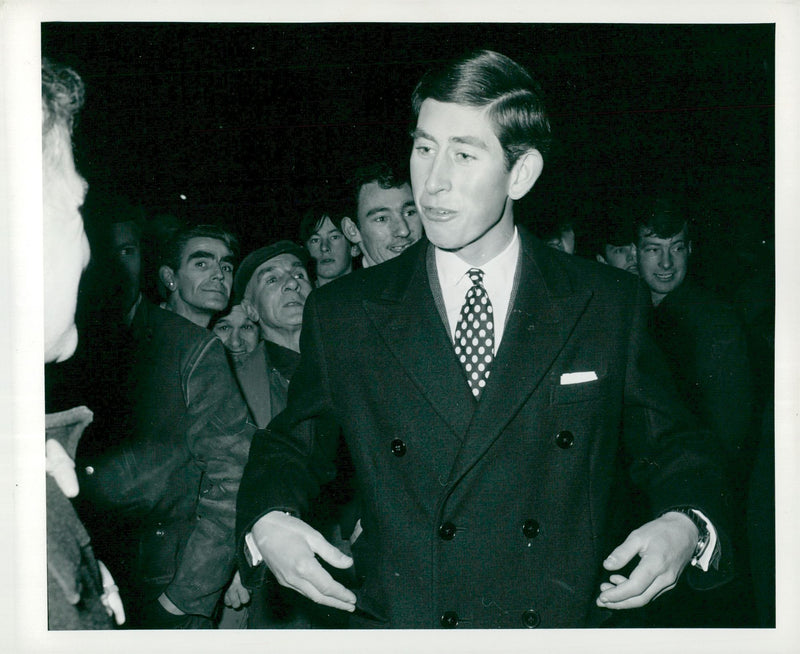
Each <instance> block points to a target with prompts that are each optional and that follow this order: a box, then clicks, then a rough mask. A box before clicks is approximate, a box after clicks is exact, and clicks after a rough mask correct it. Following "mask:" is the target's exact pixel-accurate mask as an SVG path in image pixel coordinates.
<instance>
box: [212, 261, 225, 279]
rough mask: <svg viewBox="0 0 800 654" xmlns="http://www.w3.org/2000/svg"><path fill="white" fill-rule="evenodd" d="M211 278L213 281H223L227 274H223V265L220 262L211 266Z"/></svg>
mask: <svg viewBox="0 0 800 654" xmlns="http://www.w3.org/2000/svg"><path fill="white" fill-rule="evenodd" d="M211 277H212V278H213V279H223V278H224V277H225V274H224V273H223V272H222V264H221V263H220V262H219V261H215V262H214V263H212V264H211Z"/></svg>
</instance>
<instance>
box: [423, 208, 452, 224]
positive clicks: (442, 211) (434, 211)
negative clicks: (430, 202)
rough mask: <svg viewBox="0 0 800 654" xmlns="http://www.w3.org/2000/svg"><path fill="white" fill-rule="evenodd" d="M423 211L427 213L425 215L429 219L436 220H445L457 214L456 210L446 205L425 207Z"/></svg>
mask: <svg viewBox="0 0 800 654" xmlns="http://www.w3.org/2000/svg"><path fill="white" fill-rule="evenodd" d="M422 210H423V212H424V213H425V217H426V218H427V219H428V220H433V221H434V222H443V221H446V220H450V219H451V218H453V216H455V215H456V212H455V211H454V210H452V209H448V208H446V207H427V206H426V207H423V208H422Z"/></svg>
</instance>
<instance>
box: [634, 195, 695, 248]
mask: <svg viewBox="0 0 800 654" xmlns="http://www.w3.org/2000/svg"><path fill="white" fill-rule="evenodd" d="M641 206H642V212H641V214H640V216H641V217H640V218H638V219H637V221H636V223H637V225H636V227H637V233H638V235H639V236H655V237H656V238H665V239H666V238H672V237H673V236H675V234H677V233H678V232H680V231H681V230H682V229H683V228H684V226H685V227H686V237H687V238H688V237H689V224H690V222H691V221H690V220H689V214H688V211H687V207H686V203H685V202H684V200H683V198H682V197H680V196H679V195H677V194H666V193H662V194H659V195H656V196H650V197H644V198H642V200H641Z"/></svg>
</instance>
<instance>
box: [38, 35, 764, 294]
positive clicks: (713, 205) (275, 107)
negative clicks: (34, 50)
mask: <svg viewBox="0 0 800 654" xmlns="http://www.w3.org/2000/svg"><path fill="white" fill-rule="evenodd" d="M774 37H775V30H774V26H773V25H619V24H603V25H600V24H592V25H585V24H434V25H422V24H389V23H386V24H375V23H359V24H356V23H337V24H196V23H171V24H152V23H127V24H125V23H46V24H43V26H42V52H43V54H44V55H45V56H48V57H51V58H53V59H55V60H57V61H59V62H61V63H66V64H69V65H71V66H73V67H74V68H75V69H76V70H77V71H78V72H79V73H80V75H81V76H82V77H83V79H84V81H85V83H86V87H87V100H86V105H85V108H84V110H83V112H82V114H81V117H80V122H79V125H78V127H77V129H76V133H75V146H76V158H77V160H78V165H79V168H80V170H81V171H82V173H83V174H84V176H85V177H86V178H87V179H88V180H89V182H90V184H98V185H102V186H106V187H108V186H112V187H115V188H116V189H117V190H118V191H120V192H123V193H124V194H126V195H128V196H130V197H131V198H132V199H133V200H135V201H138V202H141V203H143V204H144V205H145V207H146V209H147V211H148V212H149V213H151V214H152V213H157V212H171V213H173V214H175V215H178V216H180V217H181V218H184V219H186V220H188V221H190V222H201V221H202V222H216V223H221V224H224V225H226V226H228V227H229V228H232V229H233V230H234V231H235V232H236V233H237V235H238V236H239V237H240V239H241V240H242V245H243V250H244V252H247V251H249V250H251V249H254V248H256V247H259V246H261V245H263V244H264V243H265V242H266V241H267V240H270V239H274V238H278V237H290V238H294V237H296V225H297V223H298V220H299V216H300V214H301V213H302V210H303V207H304V204H305V203H307V202H308V201H309V199H311V198H313V197H315V196H316V195H318V194H319V193H320V191H319V189H320V188H321V186H322V185H325V184H327V185H329V186H331V187H333V188H341V187H342V185H343V180H344V179H346V177H347V175H348V174H349V173H350V172H351V170H352V169H353V167H354V166H357V165H360V164H364V163H368V162H370V161H373V160H375V159H394V160H399V161H402V162H403V163H404V164H405V165H406V166H407V156H408V150H409V146H410V140H409V137H408V130H409V127H410V126H411V124H410V109H409V104H410V103H409V98H410V95H411V91H412V89H413V87H414V85H415V84H416V82H417V81H418V80H419V78H420V76H421V75H422V73H423V72H424V71H425V70H427V69H428V68H429V67H430V66H431V65H432V64H434V63H436V62H438V61H440V60H444V59H449V58H451V57H453V56H457V55H460V54H462V53H464V52H466V51H469V50H472V49H475V48H490V49H494V50H498V51H500V52H502V53H504V54H507V55H509V56H510V57H512V58H513V59H516V60H517V61H519V62H520V63H522V64H523V65H525V66H526V67H527V68H528V69H529V70H531V72H533V74H534V76H536V77H537V78H538V79H539V81H540V82H541V84H542V86H543V88H544V90H545V93H546V97H547V104H548V106H549V110H550V115H551V123H552V126H553V130H554V136H555V141H556V146H555V148H554V151H553V152H552V154H551V156H550V157H549V159H548V160H547V162H546V165H545V172H544V173H543V175H542V177H541V179H540V180H539V182H537V184H536V186H535V187H534V189H533V191H532V194H531V195H530V197H529V198H528V199H527V201H526V202H525V203H524V204H523V205H522V206H521V207H519V209H518V212H517V213H518V216H519V217H521V218H522V219H523V220H524V221H527V222H535V221H536V220H538V219H539V218H540V217H542V216H545V215H548V214H554V213H555V214H558V215H565V216H574V217H575V218H576V219H577V220H578V221H579V222H580V224H582V225H583V229H584V230H586V231H588V230H589V229H590V227H591V221H592V214H593V211H594V209H595V208H596V207H597V206H599V203H601V202H602V200H603V198H606V197H608V196H612V197H613V196H614V195H615V194H618V193H623V192H628V191H634V192H638V191H639V190H647V189H649V188H651V187H652V186H654V185H656V184H658V183H663V182H664V181H665V180H667V181H668V182H669V183H670V185H673V186H676V187H678V188H680V189H682V190H683V191H684V192H686V193H687V194H689V196H690V197H691V198H692V205H693V207H695V211H696V213H695V214H694V215H693V216H692V218H693V219H694V220H695V222H696V225H697V228H696V231H695V233H694V237H695V238H694V240H695V246H696V254H697V256H696V257H695V260H696V262H697V263H696V265H695V267H696V269H699V271H701V272H703V271H704V272H705V274H706V277H708V279H709V280H710V281H711V282H712V284H714V283H721V284H722V285H725V284H724V282H720V281H719V280H720V278H721V277H725V275H728V276H727V277H726V279H725V281H726V282H727V283H735V279H736V275H737V273H736V272H735V271H734V270H733V269H734V268H735V267H736V266H741V264H740V259H741V257H740V256H739V254H740V253H741V252H742V251H744V250H747V249H758V248H759V247H769V244H771V243H772V242H773V238H774V211H773V207H774V198H773V194H774V90H775V89H774V87H775V82H774ZM181 194H183V195H185V196H186V200H182V199H180V195H181ZM580 235H581V234H580V231H579V234H578V247H579V250H580V248H581V239H580ZM765 243H766V246H765V245H764V244H765ZM738 274H739V275H741V274H742V273H741V271H739V273H738Z"/></svg>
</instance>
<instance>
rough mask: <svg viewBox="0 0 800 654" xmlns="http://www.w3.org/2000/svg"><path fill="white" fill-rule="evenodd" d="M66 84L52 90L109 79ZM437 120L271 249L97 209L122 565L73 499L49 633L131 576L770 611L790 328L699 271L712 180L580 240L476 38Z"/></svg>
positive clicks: (107, 410) (584, 604)
mask: <svg viewBox="0 0 800 654" xmlns="http://www.w3.org/2000/svg"><path fill="white" fill-rule="evenodd" d="M53 71H55V72H53ZM43 76H44V79H43V103H44V105H45V107H48V106H49V105H48V100H47V99H46V96H47V92H48V91H47V85H46V84H45V82H46V81H47V80H51V79H56V80H57V81H59V83H61V84H62V85H63V84H65V83H66V82H69V83H71V84H72V85H73V86H74V87H75V88H80V85H81V82H80V79H79V78H78V77H77V75H75V74H74V73H73V72H71V71H69V70H68V69H62V68H59V67H57V66H54V65H53V64H51V63H50V62H45V67H44V68H43ZM74 105H75V107H74V109H75V110H77V108H78V107H79V105H80V102H76V103H74ZM412 106H413V110H414V114H415V116H416V126H415V129H414V130H413V132H412V138H413V145H412V147H411V154H410V175H408V176H407V175H406V174H405V173H404V172H401V171H398V170H393V169H392V167H391V166H390V165H388V164H386V163H377V164H373V163H370V162H361V163H364V164H368V165H365V166H360V167H358V169H357V171H356V172H355V173H354V175H353V177H352V184H351V195H350V200H351V201H350V202H349V203H347V204H346V205H339V204H337V203H334V202H332V201H331V202H327V203H326V201H324V200H323V201H321V202H317V203H314V204H313V205H310V206H308V207H297V208H296V211H297V230H296V232H295V233H293V234H287V237H288V238H284V239H280V240H276V241H274V242H270V243H244V241H240V240H239V238H237V236H238V237H242V236H244V235H243V234H238V235H235V234H232V233H231V232H229V231H227V230H226V229H224V228H222V227H220V226H217V225H206V224H204V225H195V224H180V223H179V221H174V220H172V221H169V220H168V221H167V222H169V223H171V224H170V225H169V228H168V229H167V228H163V225H164V223H163V221H159V220H152V217H148V216H146V214H145V211H144V209H143V208H142V207H141V206H138V205H137V204H136V203H135V202H131V201H130V200H129V199H126V198H123V197H121V196H119V195H117V194H115V193H113V192H108V191H106V190H103V189H101V188H94V187H91V186H90V188H89V191H88V196H87V197H86V201H85V203H83V198H82V197H80V198H77V200H76V202H73V204H75V203H77V204H78V205H80V204H81V203H83V204H84V207H83V218H84V222H85V225H86V232H87V234H88V236H89V242H90V245H91V253H92V255H91V262H90V263H89V267H88V268H87V270H86V271H85V273H84V274H83V276H82V279H81V286H80V290H79V291H78V290H76V289H72V290H70V289H67V290H66V297H68V298H69V297H72V298H75V297H77V303H78V306H77V317H76V321H77V323H78V331H79V333H80V339H79V341H78V345H77V351H75V353H74V356H72V357H71V358H69V357H70V355H71V354H72V351H74V350H75V344H74V325H73V326H72V328H71V329H70V330H68V331H67V336H66V337H65V338H67V340H69V341H70V342H71V343H72V345H71V349H70V348H67V349H69V350H70V351H69V352H67V351H66V350H65V351H64V352H60V351H57V348H56V349H53V350H52V351H50V350H48V354H47V359H46V360H47V361H48V362H51V363H48V366H47V371H46V372H47V394H46V404H47V411H48V420H50V416H51V415H53V416H56V417H58V416H64V415H72V413H70V412H74V411H76V409H75V407H78V408H79V409H81V410H82V411H83V413H81V415H80V418H81V421H82V422H81V425H82V426H83V427H84V428H85V429H84V431H83V436H82V437H81V438H80V443H78V442H77V437H73V438H74V440H73V441H72V443H71V446H70V447H69V448H68V449H67V453H66V455H65V456H67V457H68V458H69V459H72V460H74V462H75V467H74V470H75V477H76V479H75V482H76V484H75V485H76V489H75V490H77V487H79V489H80V492H79V493H76V492H75V491H74V490H71V491H70V492H69V494H67V497H70V498H71V499H70V500H69V501H67V502H66V504H67V505H69V506H70V507H74V513H71V514H70V516H71V520H72V524H71V526H70V529H72V530H73V531H75V530H83V531H81V532H80V533H81V536H80V538H78V541H80V546H79V548H78V549H79V550H80V552H79V553H82V554H81V556H79V559H80V560H81V561H82V564H83V565H84V566H86V567H88V569H89V571H88V572H84V573H81V574H82V575H83V576H84V577H86V578H89V579H92V580H94V582H95V583H94V584H86V583H84V584H83V585H80V584H76V583H74V581H73V583H72V584H69V583H66V582H64V581H63V579H64V578H65V577H64V574H63V571H62V570H61V569H60V567H59V566H61V565H65V566H68V567H69V569H70V570H71V571H72V573H75V571H76V569H77V568H76V567H75V565H69V564H68V563H66V562H65V559H64V557H62V556H60V555H59V554H58V553H57V546H56V545H57V544H56V543H54V542H51V536H54V535H55V534H56V533H62V532H61V531H59V529H60V528H58V527H56V526H54V525H51V524H50V516H51V508H52V507H55V505H56V502H58V503H59V506H61V505H64V504H65V500H64V498H63V495H64V493H61V495H59V494H58V492H57V490H56V488H55V486H53V488H51V487H50V486H48V538H49V540H48V564H49V566H50V568H51V571H52V573H53V579H55V580H57V581H58V582H59V583H55V582H54V583H53V584H51V586H50V587H49V588H48V591H49V617H50V628H51V629H74V628H86V627H89V626H92V627H98V626H99V627H111V620H110V619H109V620H106V619H105V617H106V616H105V611H104V610H99V609H98V608H97V607H98V606H99V605H98V602H97V601H94V600H96V599H97V598H99V597H101V596H102V600H103V607H102V608H104V609H107V610H108V611H110V612H111V613H114V614H115V615H116V623H117V624H118V625H120V624H123V625H124V626H126V627H129V628H146V629H159V628H217V627H222V628H287V627H289V628H313V627H323V628H331V627H378V628H389V627H399V628H433V627H444V628H453V627H509V628H512V627H517V628H519V627H537V626H542V627H578V626H756V625H761V626H766V625H769V624H774V601H775V600H774V558H772V557H773V556H774V554H773V552H774V523H773V507H772V506H771V504H770V492H771V483H772V481H771V475H772V472H771V466H770V458H769V452H770V448H771V445H772V432H771V422H770V419H769V415H770V411H771V406H770V401H771V398H770V396H769V395H770V394H769V392H766V393H765V392H763V391H762V388H761V386H759V385H758V384H756V383H755V379H754V373H753V370H754V369H755V368H756V367H757V366H760V365H762V364H764V361H763V360H761V359H763V358H764V357H763V356H762V357H761V358H760V359H759V360H757V361H756V360H754V359H755V358H756V357H755V355H754V352H756V350H757V348H756V349H754V348H753V345H752V343H753V341H756V340H759V339H761V340H763V338H764V337H766V338H767V340H768V339H769V335H768V333H766V332H765V329H766V331H767V332H768V327H767V328H765V327H764V325H763V323H761V322H752V321H751V322H750V323H748V322H747V321H746V320H745V319H744V317H743V316H741V315H739V312H738V311H737V310H735V309H734V308H733V306H731V305H729V304H726V303H725V302H723V301H722V300H721V299H719V298H717V297H715V296H714V295H713V294H711V293H710V292H709V291H707V290H705V289H703V288H702V287H701V286H699V285H697V284H695V283H694V282H693V281H692V276H691V274H690V270H689V263H690V261H691V254H692V249H693V247H694V244H693V243H692V240H691V224H692V210H691V206H690V204H689V203H688V202H687V198H685V197H682V196H681V195H680V194H676V193H674V192H673V191H672V190H670V192H664V193H662V194H660V195H657V196H653V197H644V196H642V197H637V198H635V199H632V201H631V202H628V203H621V204H619V205H615V206H613V207H604V208H602V210H601V209H598V212H597V216H596V225H595V230H594V232H595V236H596V244H593V245H594V248H593V249H594V250H595V251H593V252H592V253H591V257H585V256H580V255H579V254H576V251H579V250H580V247H578V248H577V250H576V241H577V242H578V243H579V242H580V239H581V237H582V234H581V232H580V230H579V229H577V227H576V225H574V224H573V223H572V222H564V223H560V224H559V225H557V226H555V227H554V228H552V229H550V228H549V229H548V230H547V233H542V234H540V238H537V236H535V235H533V234H531V233H530V232H529V231H528V230H526V229H524V228H523V227H521V226H518V225H517V224H516V223H517V222H519V221H518V220H516V219H515V203H516V202H518V201H519V200H521V199H522V198H523V197H524V196H525V195H526V193H528V192H529V191H530V189H531V188H532V187H533V186H534V184H535V183H536V181H537V179H538V177H539V175H540V174H541V172H542V169H543V167H544V166H545V162H546V158H547V153H548V148H549V142H550V125H549V120H548V118H547V115H546V112H545V109H544V106H543V104H542V100H541V91H540V90H539V87H538V85H537V83H536V82H535V81H534V80H533V79H532V77H531V76H530V74H529V73H528V72H527V71H526V70H525V69H524V68H522V67H521V66H519V65H518V64H517V63H515V62H514V61H512V60H510V59H508V58H507V57H504V56H503V55H500V54H497V53H493V52H489V51H481V52H477V53H473V54H471V55H468V56H466V57H463V58H461V59H458V60H455V61H453V62H450V63H448V64H446V65H444V66H443V67H442V68H440V69H434V70H432V71H430V72H429V73H427V74H426V75H425V76H424V77H423V79H422V80H421V81H420V83H419V84H418V86H417V88H416V89H415V91H414V96H413V98H412ZM68 125H69V126H70V127H71V122H70V123H68ZM46 126H47V125H46V124H45V127H46ZM66 138H67V139H68V134H67V135H66ZM67 142H68V141H67ZM44 146H45V150H46V149H47V147H48V145H47V142H45V144H44ZM62 146H63V144H62ZM47 161H48V160H47V158H45V165H46V166H47ZM70 161H71V157H70ZM72 172H73V173H74V166H73V171H72ZM80 190H81V193H79V195H81V196H82V195H83V187H82V186H81V189H80ZM58 192H59V188H57V187H56V185H51V184H50V182H49V179H48V177H47V176H45V188H44V193H45V197H46V198H47V197H49V194H55V193H58ZM56 204H57V203H56ZM46 206H47V203H46ZM72 219H73V221H74V215H73V216H72ZM46 227H47V225H46ZM46 234H47V231H46ZM242 245H244V249H245V250H246V252H247V254H246V256H244V257H241V256H240V254H241V252H240V250H241V249H242ZM81 247H83V246H81ZM53 256H55V257H59V256H60V257H61V258H62V259H68V258H69V257H72V259H73V260H74V259H76V258H81V261H83V258H84V257H85V251H84V250H81V251H78V250H77V249H76V251H75V252H73V253H71V254H70V253H69V252H66V253H57V254H54V255H53ZM595 259H596V261H595ZM601 264H603V265H601ZM83 265H84V264H82V265H77V266H75V265H73V268H76V269H82V268H83ZM148 275H150V276H151V277H152V278H151V279H148V278H147V276H148ZM73 277H74V275H73ZM66 283H67V280H66V279H65V278H60V279H54V280H53V281H52V284H53V285H54V287H58V286H59V284H60V285H61V287H60V291H61V293H60V297H62V298H63V296H64V295H65V292H64V289H63V285H64V284H66ZM154 291H155V293H157V294H158V295H155V293H154ZM45 299H46V302H48V303H50V302H52V301H53V300H52V299H51V297H50V296H48V295H47V294H46V296H45ZM62 301H63V300H62ZM68 304H69V303H68ZM71 312H72V313H74V300H73V302H72V306H67V307H65V308H63V311H62V313H63V314H64V315H66V316H71V315H72V314H71ZM67 322H69V323H70V325H71V324H72V323H71V318H70V320H68V321H67ZM754 324H755V325H757V327H758V329H755V328H753V329H750V328H749V327H752V325H754ZM759 330H760V331H759ZM754 332H757V333H754ZM759 352H761V350H759ZM67 359H68V360H67ZM86 407H88V409H86ZM92 414H93V419H92ZM87 416H88V417H87ZM89 423H91V424H89ZM50 424H51V423H50V422H48V439H49V438H50V431H49V430H50ZM53 424H54V425H55V424H56V423H55V422H54V423H53ZM48 442H49V441H48ZM49 455H50V450H49V449H48V456H49ZM50 468H51V467H50V466H49V467H48V470H50ZM50 477H51V478H52V479H55V477H54V476H53V475H52V474H51V475H50ZM48 483H49V484H51V483H53V482H52V480H49V481H48ZM765 488H766V489H770V492H766V493H765V492H764V489H765ZM51 491H52V493H51ZM62 491H63V487H62ZM51 495H52V497H51ZM62 508H63V507H62ZM745 514H746V515H747V519H746V520H745V519H743V518H742V516H744V515H745ZM62 518H63V514H62ZM78 518H80V520H78ZM90 541H91V545H90V544H89V542H90ZM95 557H96V559H97V561H102V564H101V563H98V562H96V560H95ZM112 578H113V581H111V579H112ZM78 587H80V588H81V589H82V590H79V591H78V592H77V593H76V590H75V588H78ZM109 588H118V589H119V595H118V596H115V597H113V598H111V599H109V597H110V594H109V592H108V589H109ZM104 589H105V591H104ZM88 591H91V592H92V593H93V594H92V597H91V598H89V599H87V598H86V597H82V596H81V593H83V592H88ZM90 599H91V600H92V601H89V600H90ZM112 605H113V608H114V609H115V610H113V611H112V609H111V608H110V607H112ZM120 605H121V606H122V607H124V616H122V615H121V613H122V611H121V610H119V611H117V610H116V609H117V608H118V607H119V606H120ZM63 606H68V607H69V610H66V611H65V610H63V609H62V607H63Z"/></svg>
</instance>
